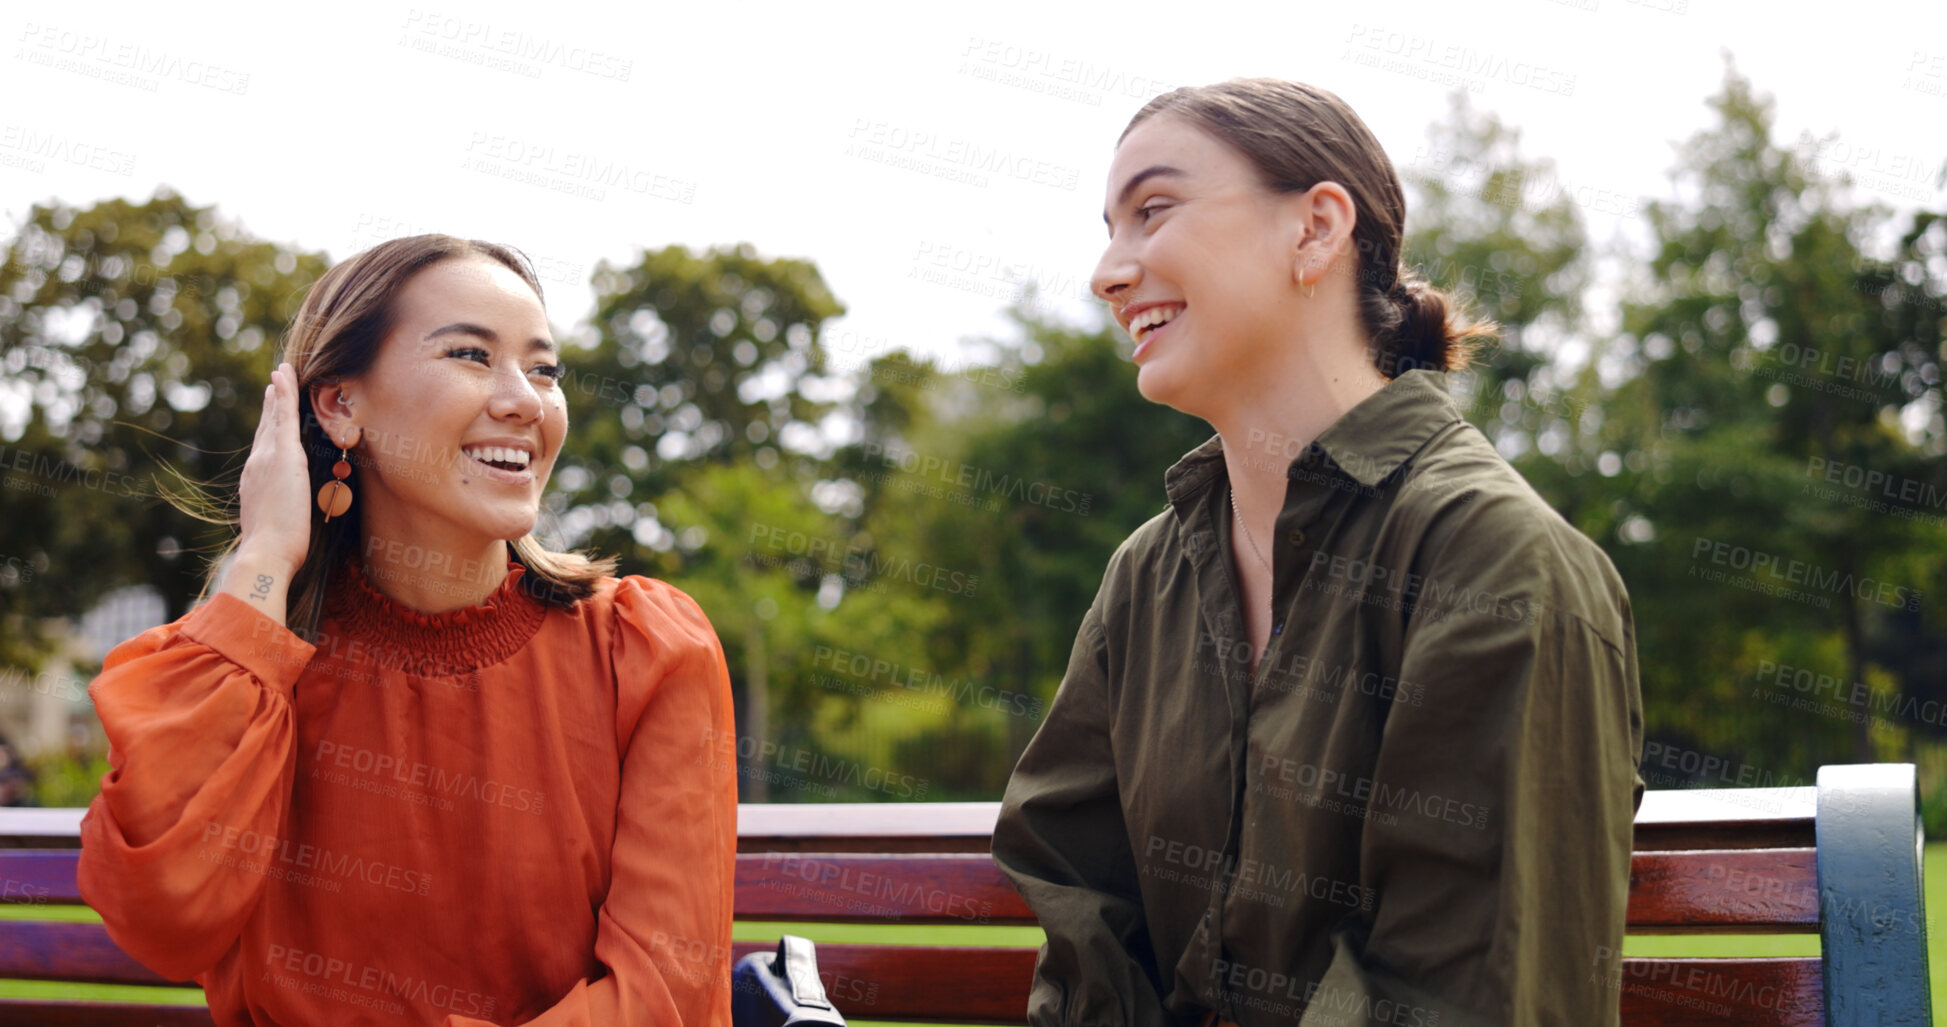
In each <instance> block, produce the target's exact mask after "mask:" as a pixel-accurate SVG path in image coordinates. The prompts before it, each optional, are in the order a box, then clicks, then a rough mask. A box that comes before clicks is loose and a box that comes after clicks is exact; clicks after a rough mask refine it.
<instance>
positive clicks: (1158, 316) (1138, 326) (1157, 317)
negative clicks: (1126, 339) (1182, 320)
mask: <svg viewBox="0 0 1947 1027" xmlns="http://www.w3.org/2000/svg"><path fill="white" fill-rule="evenodd" d="M1181 313H1183V305H1182V304H1180V303H1170V304H1166V305H1164V306H1160V307H1151V308H1149V309H1148V310H1145V311H1143V312H1142V313H1140V314H1137V315H1136V316H1135V317H1132V318H1130V319H1129V334H1130V335H1142V334H1143V333H1144V332H1146V331H1148V330H1149V329H1151V328H1154V327H1156V326H1157V325H1161V324H1167V323H1169V322H1170V320H1171V319H1173V318H1175V317H1176V315H1178V314H1181Z"/></svg>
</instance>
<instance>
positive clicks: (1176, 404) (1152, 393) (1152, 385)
mask: <svg viewBox="0 0 1947 1027" xmlns="http://www.w3.org/2000/svg"><path fill="white" fill-rule="evenodd" d="M1176 372H1177V369H1176V368H1172V367H1170V366H1169V362H1168V360H1167V359H1164V360H1151V361H1149V362H1147V363H1145V364H1143V365H1142V366H1141V367H1139V368H1137V369H1136V391H1137V392H1139V393H1141V394H1142V398H1144V399H1146V400H1148V401H1150V402H1151V403H1155V404H1158V405H1160V406H1166V407H1169V408H1170V409H1172V410H1178V411H1182V412H1183V413H1186V414H1190V415H1191V416H1193V417H1201V416H1203V415H1202V414H1200V413H1198V412H1197V411H1196V410H1192V409H1190V407H1189V406H1186V405H1185V404H1186V403H1189V402H1190V397H1191V395H1192V394H1193V391H1194V390H1192V389H1191V388H1190V387H1189V386H1190V383H1189V382H1186V381H1184V380H1183V375H1181V374H1178V373H1176ZM1192 405H1194V404H1192Z"/></svg>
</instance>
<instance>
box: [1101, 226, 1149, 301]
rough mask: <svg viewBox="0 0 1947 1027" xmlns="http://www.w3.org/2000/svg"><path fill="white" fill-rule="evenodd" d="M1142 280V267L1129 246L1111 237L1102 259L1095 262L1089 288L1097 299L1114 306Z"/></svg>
mask: <svg viewBox="0 0 1947 1027" xmlns="http://www.w3.org/2000/svg"><path fill="white" fill-rule="evenodd" d="M1141 279H1142V265H1140V264H1138V263H1137V262H1136V259H1135V256H1134V255H1133V254H1132V253H1130V252H1129V246H1128V245H1126V244H1125V243H1122V242H1119V241H1117V240H1116V239H1115V238H1113V237H1111V238H1110V239H1109V245H1108V247H1107V248H1106V249H1104V250H1103V251H1102V259H1101V260H1098V261H1096V262H1095V272H1094V273H1093V274H1091V275H1089V276H1088V288H1089V291H1090V292H1093V293H1094V294H1095V295H1096V297H1097V298H1099V299H1101V300H1102V301H1104V302H1106V303H1109V304H1110V305H1114V304H1116V303H1117V302H1118V300H1119V298H1120V296H1121V294H1122V293H1124V292H1127V291H1128V290H1129V288H1130V287H1131V286H1133V285H1135V284H1136V283H1137V282H1138V281H1140V280H1141Z"/></svg>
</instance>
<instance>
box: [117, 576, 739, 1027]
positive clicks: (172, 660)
mask: <svg viewBox="0 0 1947 1027" xmlns="http://www.w3.org/2000/svg"><path fill="white" fill-rule="evenodd" d="M524 573H525V568H523V567H521V566H520V565H519V564H517V563H512V562H510V564H509V571H508V575H507V579H506V581H505V583H503V584H502V585H501V587H500V588H499V590H498V591H497V592H496V593H495V594H494V595H493V596H491V597H490V598H489V599H488V600H487V601H486V602H485V603H483V604H481V605H479V606H475V607H471V608H468V609H464V610H455V611H451V612H448V613H441V614H431V615H428V614H421V613H417V612H414V611H412V610H409V609H406V608H405V607H403V606H400V605H399V604H397V603H395V602H393V601H392V600H391V599H389V598H387V597H386V596H385V595H384V594H382V593H380V592H379V591H377V590H376V589H374V588H373V587H372V586H371V584H370V583H368V582H367V581H366V580H365V576H364V575H363V573H361V572H360V570H359V568H358V566H357V564H356V563H353V564H351V565H348V567H347V568H346V569H345V570H343V571H340V572H339V573H338V574H336V575H334V581H333V586H332V591H331V593H330V596H329V598H328V600H327V604H326V608H325V609H326V613H325V617H324V618H323V622H322V624H321V625H320V629H319V632H318V637H317V639H316V640H315V641H316V644H315V645H313V644H309V643H307V642H306V641H305V640H304V639H302V638H300V637H299V636H298V635H296V634H294V633H292V632H291V631H290V630H289V629H287V628H286V627H285V626H284V625H282V624H279V623H277V622H276V621H273V620H271V619H270V618H268V617H266V616H264V615H263V614H262V613H261V612H259V611H258V610H256V609H254V608H252V606H251V605H250V604H249V603H247V602H245V601H243V600H240V599H237V598H235V597H233V596H229V595H221V594H219V595H217V596H216V597H215V598H213V599H211V600H210V601H209V602H207V603H205V604H203V605H202V606H200V607H198V608H197V609H195V610H192V611H191V612H190V613H188V614H187V615H185V616H184V617H183V618H182V619H180V620H178V621H176V622H175V623H173V624H168V625H164V626H162V627H159V628H155V629H153V630H151V631H148V632H145V633H144V634H142V635H140V636H138V637H136V638H134V639H131V640H129V641H127V642H124V643H122V644H121V645H119V646H117V647H116V648H115V649H114V651H113V652H111V653H109V655H108V658H107V661H106V663H105V665H104V668H103V670H102V673H101V676H100V677H98V678H97V679H95V682H94V684H93V685H92V686H90V688H89V692H90V694H91V695H92V696H93V697H94V701H95V707H96V710H97V711H98V712H99V714H100V716H101V721H102V724H103V726H104V727H105V728H106V729H107V733H108V740H109V746H110V752H109V762H110V763H111V765H112V766H113V770H112V771H111V772H110V773H109V774H108V776H107V777H106V778H105V779H104V780H103V782H102V791H101V795H100V796H99V797H97V798H96V799H95V801H94V803H93V804H92V805H90V806H89V808H88V815H87V817H86V819H84V820H83V821H82V825H81V839H82V848H81V864H80V884H81V893H82V895H83V897H84V898H85V899H86V900H87V902H88V904H89V905H90V906H93V907H94V908H95V909H96V910H97V911H99V912H100V913H101V917H102V920H103V921H104V922H105V923H106V924H107V927H108V933H109V936H110V937H112V938H113V939H114V940H115V942H116V943H117V944H118V945H120V946H121V947H122V948H123V949H125V950H126V951H127V952H128V953H129V954H130V955H132V956H134V957H135V958H136V959H139V960H141V961H142V962H143V963H144V964H146V965H148V966H149V967H151V968H152V969H154V970H155V971H156V972H158V973H160V974H162V975H163V976H166V977H169V978H171V979H176V980H184V979H191V978H193V979H194V980H195V981H196V982H197V983H199V984H201V985H202V986H203V989H204V991H205V993H206V994H207V995H208V997H209V1003H210V1010H211V1012H212V1014H213V1015H214V1016H215V1018H216V1022H217V1023H218V1024H224V1025H230V1024H283V1025H297V1024H334V1025H335V1024H352V1023H374V1024H376V1023H384V1024H395V1023H422V1024H441V1025H443V1027H481V1025H484V1024H519V1023H533V1024H545V1025H561V1027H566V1025H571V1024H572V1025H590V1027H594V1025H600V1027H611V1025H622V1024H656V1025H658V1027H673V1025H678V1024H683V1025H700V1024H708V1025H724V1024H728V1023H729V1022H730V921H731V901H732V883H733V876H734V864H735V858H736V844H737V830H736V817H737V790H736V777H735V771H736V768H735V766H734V765H731V763H730V762H728V761H726V760H725V759H723V758H722V753H723V752H724V751H725V749H726V746H724V745H723V744H722V740H724V739H727V738H730V737H731V731H732V724H731V700H730V681H729V676H728V674H727V673H726V670H725V667H724V658H723V650H722V647H721V646H720V645H719V644H718V641H717V637H716V633H715V631H714V630H712V629H711V627H710V622H709V621H708V620H707V619H705V618H704V616H703V612H702V611H701V610H700V609H698V608H697V605H696V603H695V602H694V601H692V600H691V599H690V598H689V597H688V596H686V595H684V594H683V593H682V592H680V591H678V590H677V589H675V588H672V587H671V586H669V585H666V584H663V583H662V582H659V581H654V580H650V579H647V578H641V577H633V576H632V577H626V578H622V579H619V580H618V579H614V578H609V579H605V580H604V581H603V582H602V585H601V587H600V589H599V591H598V592H597V594H596V595H595V596H593V597H592V598H589V599H585V600H582V601H581V602H579V603H577V604H576V607H575V609H574V610H572V611H564V610H560V609H554V608H549V607H545V606H543V605H541V604H540V603H539V602H537V601H536V600H535V599H534V598H533V597H531V596H529V595H528V594H527V593H525V592H524V591H522V590H521V589H519V588H518V587H517V586H518V583H519V581H520V578H521V576H522V575H523V574H524Z"/></svg>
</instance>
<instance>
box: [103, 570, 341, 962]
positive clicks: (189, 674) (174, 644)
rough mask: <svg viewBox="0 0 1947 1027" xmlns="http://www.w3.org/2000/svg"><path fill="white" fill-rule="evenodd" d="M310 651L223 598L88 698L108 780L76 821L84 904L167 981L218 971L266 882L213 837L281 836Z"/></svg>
mask: <svg viewBox="0 0 1947 1027" xmlns="http://www.w3.org/2000/svg"><path fill="white" fill-rule="evenodd" d="M314 651H315V650H314V648H313V647H312V646H311V645H309V644H307V643H306V642H305V641H304V640H303V639H301V638H299V637H298V636H297V635H296V634H293V633H292V632H291V631H290V629H288V628H286V627H285V626H284V625H282V624H280V623H278V622H277V621H275V620H272V619H271V618H269V617H267V616H265V615H264V614H263V613H262V612H261V611H259V610H256V609H254V608H252V607H251V606H250V604H249V603H247V602H245V601H243V600H241V599H238V598H236V597H235V596H231V595H224V594H219V595H217V596H216V597H215V598H213V599H211V600H210V601H209V602H207V603H205V604H203V605H202V606H200V607H198V608H197V609H195V610H192V611H191V612H190V613H188V614H187V615H185V616H184V617H183V618H182V619H180V620H178V621H176V622H175V623H173V624H166V625H163V626H162V627H158V628H154V629H152V630H150V631H147V632H144V633H143V634H141V635H138V636H137V637H135V638H133V639H130V640H129V641H127V642H124V643H122V644H121V645H118V646H116V647H115V648H114V649H113V650H112V651H110V652H109V654H108V658H107V660H105V661H104V663H103V666H102V672H101V675H100V676H99V677H97V678H96V679H95V681H94V683H93V684H92V685H90V686H89V688H88V693H89V695H90V696H91V697H92V698H93V699H94V703H95V712H96V713H97V714H98V715H99V716H100V718H101V723H102V727H103V729H104V730H105V731H106V732H107V735H108V762H109V766H110V768H111V769H110V770H109V773H108V775H107V776H106V777H104V778H103V779H102V785H101V794H99V795H97V796H96V797H95V800H94V801H93V802H92V803H90V804H89V805H88V812H87V815H86V816H84V817H83V818H82V821H81V859H80V865H79V868H78V871H77V876H78V878H79V883H80V886H81V897H82V899H83V900H84V901H86V902H87V903H88V905H89V906H92V907H93V908H94V909H95V911H96V912H98V913H100V914H101V918H102V922H103V924H105V925H106V926H107V928H108V936H109V937H110V938H113V939H114V940H115V944H117V945H120V946H121V947H122V949H123V950H124V951H126V952H127V953H128V954H129V955H131V956H134V957H135V958H136V959H137V960H139V961H141V962H142V963H143V964H144V965H146V966H148V967H149V968H150V969H152V970H154V971H155V972H157V973H159V974H161V975H162V976H164V977H167V978H170V979H171V980H188V979H190V978H191V977H194V976H196V975H197V974H199V973H201V972H203V971H205V970H207V969H209V968H211V967H212V966H214V965H215V964H216V962H217V960H218V959H219V958H220V957H221V956H222V955H223V954H224V953H225V952H226V951H228V950H229V949H230V947H231V946H232V945H233V944H235V943H236V940H237V937H238V935H239V934H240V933H241V932H242V930H243V925H244V922H245V921H246V920H248V919H249V917H250V914H251V911H252V910H253V909H254V908H255V907H256V905H257V902H258V900H259V899H260V898H261V897H262V895H263V891H264V886H265V881H266V878H264V877H263V876H261V875H259V874H255V873H251V872H248V871H247V870H244V869H241V868H238V867H233V866H225V865H224V860H223V856H224V855H225V854H226V853H227V851H228V850H226V849H225V848H224V847H223V845H222V844H221V839H223V838H224V837H229V838H235V837H237V836H238V835H237V834H235V833H232V832H256V833H257V834H258V836H260V837H264V838H274V837H276V836H277V835H278V834H279V833H280V828H281V827H282V824H283V821H284V816H285V812H286V810H287V808H288V806H289V804H290V796H291V783H292V779H293V775H294V773H295V764H294V759H295V754H294V745H295V737H296V736H295V731H296V724H295V721H294V718H293V715H292V708H291V696H292V688H293V687H294V686H295V685H296V683H297V679H298V676H299V675H300V674H301V673H302V672H303V670H304V666H305V664H307V663H309V662H310V660H311V656H312V653H313V652H314Z"/></svg>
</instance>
